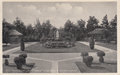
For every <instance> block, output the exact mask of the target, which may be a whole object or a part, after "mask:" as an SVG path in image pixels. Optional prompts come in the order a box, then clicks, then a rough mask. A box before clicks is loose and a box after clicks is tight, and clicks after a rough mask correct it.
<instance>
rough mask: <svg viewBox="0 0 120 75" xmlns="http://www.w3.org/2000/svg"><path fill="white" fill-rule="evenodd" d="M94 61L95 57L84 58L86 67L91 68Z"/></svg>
mask: <svg viewBox="0 0 120 75" xmlns="http://www.w3.org/2000/svg"><path fill="white" fill-rule="evenodd" d="M92 61H93V57H92V56H86V57H84V63H85V64H86V66H88V67H91V65H92Z"/></svg>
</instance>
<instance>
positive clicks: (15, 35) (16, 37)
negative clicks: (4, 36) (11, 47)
mask: <svg viewBox="0 0 120 75" xmlns="http://www.w3.org/2000/svg"><path fill="white" fill-rule="evenodd" d="M21 37H22V34H21V33H20V32H18V31H17V30H15V29H12V30H10V34H9V41H10V43H19V42H20V40H21Z"/></svg>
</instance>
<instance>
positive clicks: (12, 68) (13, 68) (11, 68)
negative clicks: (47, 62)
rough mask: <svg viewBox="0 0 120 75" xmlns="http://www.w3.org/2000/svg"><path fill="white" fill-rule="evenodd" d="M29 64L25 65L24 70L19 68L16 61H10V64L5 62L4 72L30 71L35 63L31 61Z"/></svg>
mask: <svg viewBox="0 0 120 75" xmlns="http://www.w3.org/2000/svg"><path fill="white" fill-rule="evenodd" d="M27 65H28V66H25V67H23V69H22V70H19V69H17V67H16V65H15V64H14V63H10V64H9V65H8V66H6V65H4V64H3V69H4V70H3V73H30V71H31V69H32V68H33V66H34V63H29V64H27Z"/></svg>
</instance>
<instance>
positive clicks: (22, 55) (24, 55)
mask: <svg viewBox="0 0 120 75" xmlns="http://www.w3.org/2000/svg"><path fill="white" fill-rule="evenodd" d="M19 57H24V58H27V54H26V53H23V54H20V55H19Z"/></svg>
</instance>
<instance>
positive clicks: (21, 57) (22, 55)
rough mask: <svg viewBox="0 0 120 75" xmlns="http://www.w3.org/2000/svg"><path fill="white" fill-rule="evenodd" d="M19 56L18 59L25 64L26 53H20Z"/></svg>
mask: <svg viewBox="0 0 120 75" xmlns="http://www.w3.org/2000/svg"><path fill="white" fill-rule="evenodd" d="M19 57H20V60H21V61H22V62H21V63H22V64H26V58H27V54H26V53H24V54H20V55H19Z"/></svg>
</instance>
